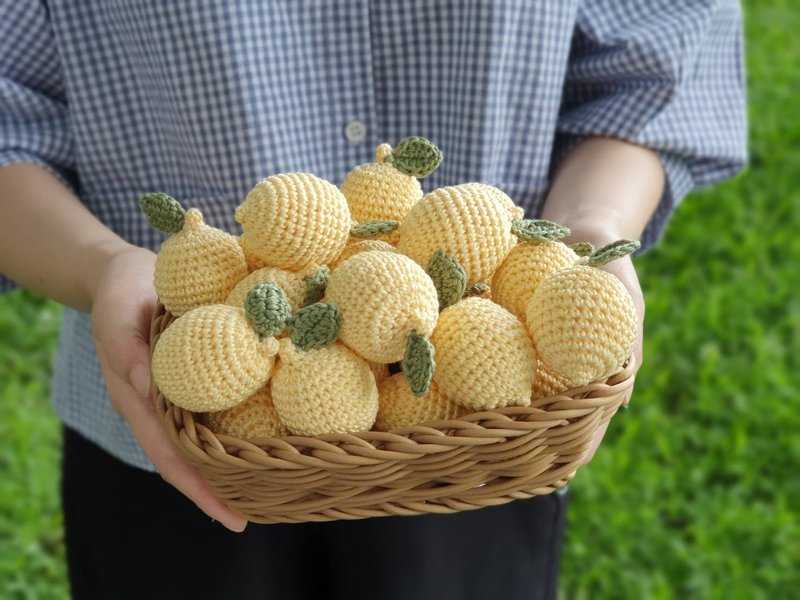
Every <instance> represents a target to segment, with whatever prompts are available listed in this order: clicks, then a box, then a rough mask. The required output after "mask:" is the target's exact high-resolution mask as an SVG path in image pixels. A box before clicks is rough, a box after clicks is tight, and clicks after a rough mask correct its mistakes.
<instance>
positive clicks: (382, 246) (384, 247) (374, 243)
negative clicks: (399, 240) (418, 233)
mask: <svg viewBox="0 0 800 600" xmlns="http://www.w3.org/2000/svg"><path fill="white" fill-rule="evenodd" d="M374 250H380V251H382V252H397V249H396V248H395V247H394V246H392V245H391V244H390V243H388V242H385V241H384V240H359V241H357V242H354V243H352V244H347V246H345V247H344V250H342V253H341V254H340V255H339V257H338V258H337V259H336V260H334V261H333V262H331V263H330V264H329V265H328V266H329V267H330V268H331V271H332V270H334V269H336V268H337V267H338V266H339V265H341V264H342V263H343V262H344V261H346V260H347V259H348V258H350V257H351V256H355V255H356V254H359V253H361V252H372V251H374Z"/></svg>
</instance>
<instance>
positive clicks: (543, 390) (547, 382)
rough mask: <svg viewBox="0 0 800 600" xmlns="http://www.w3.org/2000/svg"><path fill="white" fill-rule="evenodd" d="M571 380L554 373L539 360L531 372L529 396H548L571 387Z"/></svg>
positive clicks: (535, 397)
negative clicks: (531, 383)
mask: <svg viewBox="0 0 800 600" xmlns="http://www.w3.org/2000/svg"><path fill="white" fill-rule="evenodd" d="M572 387H573V385H572V382H571V381H569V380H568V379H566V378H565V377H561V375H559V374H557V373H554V372H553V371H551V370H550V369H548V368H547V367H545V366H544V364H543V363H542V362H541V361H540V362H539V364H538V365H537V366H536V372H535V373H534V374H533V386H532V387H531V398H532V399H537V398H547V397H548V396H555V395H556V394H560V393H561V392H565V391H566V390H568V389H570V388H572Z"/></svg>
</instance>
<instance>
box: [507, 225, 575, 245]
mask: <svg viewBox="0 0 800 600" xmlns="http://www.w3.org/2000/svg"><path fill="white" fill-rule="evenodd" d="M511 231H512V233H513V234H514V235H516V236H517V237H518V238H519V239H521V240H522V241H525V242H552V241H554V240H560V239H561V238H563V237H567V236H568V235H569V233H570V231H569V227H564V226H563V225H559V224H558V223H553V222H552V221H545V220H544V219H518V220H515V221H514V222H513V223H512V224H511Z"/></svg>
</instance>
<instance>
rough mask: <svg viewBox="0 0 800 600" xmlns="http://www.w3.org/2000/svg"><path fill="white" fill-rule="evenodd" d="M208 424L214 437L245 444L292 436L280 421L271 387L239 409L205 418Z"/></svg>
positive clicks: (259, 392) (231, 409) (239, 406)
mask: <svg viewBox="0 0 800 600" xmlns="http://www.w3.org/2000/svg"><path fill="white" fill-rule="evenodd" d="M206 424H207V425H208V428H209V429H211V431H213V432H214V433H222V434H225V435H230V436H233V437H237V438H239V439H242V440H249V439H252V438H257V437H283V436H287V435H289V430H288V429H287V428H286V425H284V424H283V423H281V421H280V419H279V418H278V411H277V410H276V409H275V404H274V403H273V402H272V394H271V393H270V390H269V385H265V386H264V387H262V388H261V389H260V390H258V391H257V392H256V393H255V394H253V395H252V396H250V397H249V398H248V399H247V400H245V401H244V402H242V403H241V404H239V405H238V406H234V407H233V408H229V409H228V410H222V411H219V412H211V413H208V414H206Z"/></svg>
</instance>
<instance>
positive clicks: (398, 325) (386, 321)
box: [325, 251, 439, 363]
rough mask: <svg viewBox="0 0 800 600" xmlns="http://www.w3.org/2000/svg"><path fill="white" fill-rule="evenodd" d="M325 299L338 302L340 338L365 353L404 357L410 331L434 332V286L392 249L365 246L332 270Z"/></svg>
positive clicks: (377, 358) (385, 358)
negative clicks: (384, 250) (368, 250)
mask: <svg viewBox="0 0 800 600" xmlns="http://www.w3.org/2000/svg"><path fill="white" fill-rule="evenodd" d="M325 302H330V303H333V304H336V305H337V306H339V309H340V311H341V319H342V328H341V331H340V332H339V339H341V340H342V342H344V343H345V344H346V345H347V346H348V347H350V348H351V349H353V350H354V351H355V352H356V353H357V354H359V355H360V356H361V357H363V358H366V359H367V360H371V361H374V362H379V363H392V362H397V361H399V360H401V359H402V358H403V356H404V354H405V350H406V343H407V341H408V336H409V335H410V334H411V332H412V331H416V332H417V333H418V334H421V335H426V336H427V335H430V334H431V332H432V331H433V328H434V326H435V325H436V319H437V317H438V314H439V300H438V298H437V296H436V288H435V287H434V286H433V282H432V281H431V279H430V277H428V275H427V274H426V273H425V271H424V270H423V269H422V268H421V267H420V266H419V265H418V264H416V263H415V262H414V261H412V260H411V259H410V258H408V257H407V256H403V255H402V254H398V253H394V252H380V251H377V252H362V253H360V254H356V255H355V256H352V257H350V258H348V259H347V260H346V261H344V262H343V263H342V264H341V265H339V267H338V268H337V269H335V270H334V271H333V273H331V278H330V281H329V282H328V289H327V290H326V292H325Z"/></svg>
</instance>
